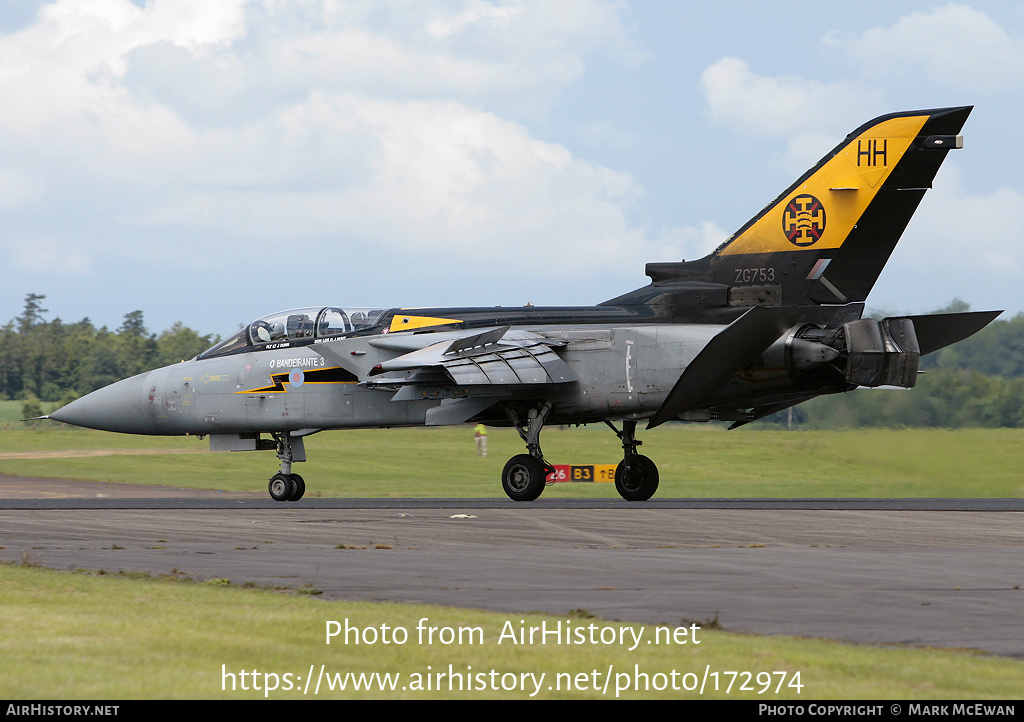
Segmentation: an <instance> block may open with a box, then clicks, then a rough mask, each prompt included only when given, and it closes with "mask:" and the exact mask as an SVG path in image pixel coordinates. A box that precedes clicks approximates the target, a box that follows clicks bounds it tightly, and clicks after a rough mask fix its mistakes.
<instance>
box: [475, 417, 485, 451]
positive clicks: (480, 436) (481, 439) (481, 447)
mask: <svg viewBox="0 0 1024 722" xmlns="http://www.w3.org/2000/svg"><path fill="white" fill-rule="evenodd" d="M473 436H474V437H475V438H476V455H477V456H487V427H486V426H484V425H483V424H477V425H476V426H474V427H473Z"/></svg>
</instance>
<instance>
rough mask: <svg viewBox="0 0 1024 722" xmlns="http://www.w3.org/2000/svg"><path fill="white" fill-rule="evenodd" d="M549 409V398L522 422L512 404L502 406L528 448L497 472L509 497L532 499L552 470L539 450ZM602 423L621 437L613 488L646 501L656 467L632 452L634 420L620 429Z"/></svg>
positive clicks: (637, 443)
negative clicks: (619, 459) (524, 452)
mask: <svg viewBox="0 0 1024 722" xmlns="http://www.w3.org/2000/svg"><path fill="white" fill-rule="evenodd" d="M550 412H551V402H550V401H546V402H544V403H543V404H540V405H538V406H534V407H531V408H530V409H529V410H528V411H527V418H526V421H525V423H524V422H523V421H522V420H521V419H520V415H519V411H518V410H517V409H516V407H515V406H514V405H512V404H506V406H505V413H506V414H507V415H508V418H509V420H511V421H512V423H513V424H514V425H515V427H516V430H517V431H519V436H520V437H522V439H523V441H525V442H526V449H527V451H528V452H529V453H526V454H519V455H517V456H513V457H512V458H511V459H509V460H508V463H507V464H505V469H504V470H503V471H502V472H501V487H502V488H503V489H504V490H505V493H506V494H508V496H509V498H510V499H512V501H533V500H534V499H536V498H537V497H539V496H540V495H541V492H543V491H544V485H545V484H546V483H547V476H548V474H550V473H551V472H552V471H554V467H553V466H551V464H549V463H548V462H547V461H545V460H544V454H543V453H542V452H541V450H540V430H541V428H543V426H544V421H545V420H546V419H547V417H548V414H549V413H550ZM605 423H606V424H608V427H609V428H610V429H611V430H612V431H614V432H615V435H616V436H618V437H619V439H620V440H621V441H622V454H623V459H622V461H620V462H619V465H618V466H617V467H616V468H615V490H616V491H617V492H619V496H621V497H622V498H623V499H625V500H626V501H647V500H648V499H650V498H651V497H652V496H654V492H656V491H657V490H658V480H659V479H658V467H657V466H655V465H654V462H653V461H651V460H650V459H648V458H647V457H646V456H641V455H640V454H638V453H636V447H638V446H640V445H641V444H642V443H643V442H641V441H639V440H638V439H637V438H636V421H623V422H622V431H619V430H618V429H616V428H615V427H614V426H613V425H612V423H611V422H610V421H605Z"/></svg>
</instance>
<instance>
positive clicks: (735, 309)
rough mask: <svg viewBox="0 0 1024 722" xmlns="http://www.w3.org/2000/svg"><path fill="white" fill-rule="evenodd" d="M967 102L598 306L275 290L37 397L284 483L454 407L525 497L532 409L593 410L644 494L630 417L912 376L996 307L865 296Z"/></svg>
mask: <svg viewBox="0 0 1024 722" xmlns="http://www.w3.org/2000/svg"><path fill="white" fill-rule="evenodd" d="M970 111H971V108H970V107H960V108H941V109H935V110H918V111H911V112H904V113H893V114H891V115H884V116H882V117H880V118H876V119H874V120H872V121H870V122H869V123H866V124H865V125H863V126H861V127H860V128H858V129H857V130H855V131H854V132H853V133H851V134H850V135H849V136H847V138H846V139H845V140H844V141H843V142H841V143H840V144H839V145H838V146H836V148H835V149H834V150H832V151H831V152H829V153H828V155H826V156H825V157H824V158H823V159H822V160H821V161H820V162H819V163H818V164H817V165H815V166H814V167H813V168H812V169H811V170H809V171H807V172H806V173H805V174H804V175H803V176H801V177H800V178H799V179H798V180H797V181H796V182H795V183H793V185H791V186H790V187H789V188H787V189H786V190H785V191H784V192H783V193H782V195H780V196H779V197H778V198H776V199H775V200H774V201H772V202H771V203H770V204H769V205H768V206H767V207H765V208H764V210H762V211H761V212H760V213H758V214H757V215H756V216H754V217H753V218H752V219H751V220H750V221H748V222H747V223H746V225H744V226H743V227H742V228H740V229H739V230H738V231H737V232H736V233H734V234H733V235H732V236H731V237H730V238H729V239H728V240H727V241H725V242H724V243H723V244H722V245H721V246H720V247H719V248H718V249H717V250H715V251H714V252H713V253H712V254H711V255H709V256H707V257H705V258H701V259H699V260H696V261H690V262H679V263H649V264H647V267H646V273H647V275H648V276H649V277H650V278H651V283H650V284H649V285H647V286H644V287H643V288H638V289H637V290H635V291H632V292H630V293H627V294H625V295H623V296H619V297H618V298H613V299H611V300H609V301H605V302H604V303H600V304H598V305H596V306H571V307H532V306H527V307H523V308H504V307H497V308H476V307H468V308H427V309H424V308H419V309H415V310H412V309H405V308H391V309H370V308H353V307H349V306H326V307H317V308H301V309H295V310H291V311H282V312H280V313H275V314H271V315H269V316H264V317H263V318H260V319H258V320H256V321H253V322H252V323H251V324H249V325H248V326H246V327H245V328H243V329H242V330H241V331H239V332H238V333H236V334H234V335H233V336H231V337H230V338H228V339H227V340H225V341H223V342H221V343H219V344H217V345H216V346H214V347H213V348H211V349H209V350H208V351H205V352H204V353H201V354H199V355H198V356H197V357H195V358H194V359H192V360H191V361H185V362H182V363H180V364H176V365H174V366H167V367H165V368H160V369H157V370H155V371H150V372H148V373H144V374H140V375H138V376H134V377H132V378H129V379H125V380H123V381H119V382H117V383H115V384H112V385H110V386H107V387H106V388H103V389H100V390H98V391H95V392H93V393H91V394H88V395H87V396H85V397H83V398H81V399H78V400H77V401H74V402H72V403H70V404H68V405H67V406H65V407H64V408H62V409H59V410H58V411H56V412H54V413H52V414H50V417H49V418H52V419H55V420H57V421H63V422H67V423H70V424H76V425H79V426H87V427H91V428H95V429H105V430H108V431H117V432H121V433H129V434H161V435H181V434H192V435H198V436H201V437H202V436H209V437H210V448H211V449H212V450H214V451H256V450H261V449H268V450H269V449H275V450H276V451H277V456H278V458H279V459H280V462H281V468H280V471H279V472H278V473H277V474H275V475H274V476H273V477H272V478H271V479H270V484H269V489H270V495H271V496H272V497H273V498H274V499H275V500H277V501H297V500H299V499H300V498H301V497H302V495H303V493H304V491H305V483H304V481H303V479H302V477H300V476H299V475H298V474H296V473H294V472H293V471H292V465H293V464H294V463H295V462H299V461H305V458H306V454H305V447H304V444H303V440H304V439H305V437H307V436H309V435H310V434H315V433H317V432H320V431H325V430H328V429H346V428H360V427H362V428H366V427H384V426H423V425H426V426H442V425H449V424H462V423H466V422H472V423H479V422H483V423H485V424H490V425H504V426H508V425H511V426H515V428H516V429H518V431H519V434H520V436H522V439H523V441H524V442H525V444H526V449H527V453H525V454H519V455H518V456H514V457H513V458H512V459H510V460H509V462H508V464H506V465H505V468H504V471H503V472H502V478H501V483H502V487H503V488H504V490H505V493H506V494H508V496H509V497H511V498H512V499H514V500H516V501H532V500H534V499H536V498H537V497H538V496H540V493H541V492H542V491H543V490H544V486H545V482H546V478H547V476H548V474H549V472H550V471H552V470H553V469H552V467H551V465H550V464H549V463H548V462H547V460H545V458H544V454H543V453H542V452H541V446H540V433H541V429H543V427H544V425H545V424H552V423H554V424H588V423H597V422H604V423H605V424H607V425H608V426H609V427H611V429H612V431H614V432H615V434H616V435H617V436H618V438H619V440H620V442H621V444H622V452H623V459H622V461H621V462H620V463H619V465H618V468H617V470H616V473H615V488H616V490H617V491H618V493H619V494H620V495H621V496H622V497H623V498H625V499H627V500H630V501H642V500H645V499H649V498H650V497H651V496H652V495H653V494H654V493H655V491H656V490H657V488H658V468H657V467H656V466H655V464H654V462H653V461H651V460H650V459H649V458H647V457H646V456H642V455H640V454H639V453H637V447H638V446H639V445H640V443H641V442H640V441H639V440H638V439H637V437H636V427H637V423H638V422H641V421H646V422H647V428H648V429H651V428H654V427H656V426H659V425H660V424H663V423H665V422H666V421H674V420H682V421H709V420H724V421H732V422H734V423H733V424H732V426H730V428H734V427H736V426H740V425H742V424H746V423H748V422H750V421H754V420H755V419H760V418H761V417H763V416H767V415H768V414H771V413H774V412H776V411H780V410H782V409H785V408H788V407H790V406H793V405H795V404H799V403H801V402H803V401H806V400H808V399H811V398H813V397H815V396H818V395H820V394H832V393H838V392H844V391H850V390H852V389H855V388H857V387H859V386H867V387H877V386H884V385H890V386H902V387H912V386H914V384H915V382H916V380H917V370H918V361H919V359H920V357H921V355H922V354H927V353H931V352H933V351H937V350H938V349H940V348H943V347H944V346H947V345H949V344H951V343H954V342H956V341H959V340H961V339H963V338H966V337H968V336H970V335H971V334H973V333H975V332H976V331H978V330H979V329H981V328H983V327H984V326H985V325H986V324H988V323H989V322H991V321H992V320H993V319H994V318H995V317H996V316H997V315H999V313H1000V312H999V311H993V312H979V313H954V314H939V315H926V316H901V317H894V318H886V319H883V320H881V321H877V320H874V319H871V318H861V316H862V314H863V311H864V303H863V301H864V299H865V298H866V297H867V295H868V292H869V291H870V290H871V287H872V285H874V283H875V280H876V279H877V278H878V275H879V273H880V272H881V271H882V267H883V266H884V265H885V263H886V261H887V260H888V258H889V254H890V253H891V252H892V250H893V248H894V246H895V245H896V242H897V241H898V240H899V238H900V235H902V233H903V230H904V228H905V227H906V225H907V223H908V222H909V221H910V217H911V216H912V215H913V213H914V211H915V209H916V208H917V205H918V203H919V202H920V201H921V199H922V197H923V196H924V193H925V191H926V190H927V189H928V188H930V187H931V183H932V178H933V177H934V176H935V173H936V171H938V169H939V166H940V165H941V164H942V161H943V159H944V158H945V157H946V153H948V152H949V151H950V150H953V149H954V148H960V147H961V146H962V138H961V136H960V135H959V133H960V129H961V128H962V126H963V124H964V122H965V120H966V119H967V116H968V114H969V113H970ZM616 423H618V424H619V426H618V427H616V425H615V424H616Z"/></svg>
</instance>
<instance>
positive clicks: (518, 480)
mask: <svg viewBox="0 0 1024 722" xmlns="http://www.w3.org/2000/svg"><path fill="white" fill-rule="evenodd" d="M550 411H551V402H550V401H545V402H544V403H543V404H541V405H539V406H536V407H533V408H531V409H530V410H529V411H528V412H527V420H526V423H525V424H523V423H522V422H521V421H520V418H519V413H518V411H517V410H516V408H515V407H514V406H513V405H512V404H507V405H506V406H505V413H506V414H508V418H509V420H511V421H512V423H513V424H514V425H515V427H516V429H517V430H518V431H519V436H520V437H521V438H522V439H523V441H525V442H526V449H527V451H528V452H529V453H527V454H519V455H517V456H513V457H512V458H511V459H509V460H508V463H507V464H505V469H504V470H503V471H502V472H501V487H502V488H503V489H504V490H505V493H506V494H508V496H509V498H510V499H512V501H533V500H534V499H536V498H537V497H538V496H540V495H541V492H542V491H544V484H545V483H546V481H547V476H548V474H550V473H551V472H553V471H554V470H555V467H553V466H551V464H549V463H548V462H546V461H545V460H544V454H543V452H541V450H540V430H541V428H543V426H544V420H545V419H546V418H547V416H548V413H549V412H550Z"/></svg>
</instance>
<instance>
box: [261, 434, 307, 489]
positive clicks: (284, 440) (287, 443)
mask: <svg viewBox="0 0 1024 722" xmlns="http://www.w3.org/2000/svg"><path fill="white" fill-rule="evenodd" d="M273 437H274V441H275V442H276V444H277V458H278V459H280V460H281V471H279V472H278V473H276V474H274V475H273V476H272V477H270V483H269V484H268V485H267V490H268V491H269V492H270V498H271V499H273V500H274V501H298V500H299V499H301V498H302V496H303V494H305V493H306V482H305V481H303V479H302V477H301V476H299V475H298V474H293V473H292V463H293V462H297V461H305V460H306V448H305V445H304V444H303V443H302V437H296V438H294V439H293V438H292V436H291V434H289V433H288V432H287V431H285V432H282V433H274V434H273Z"/></svg>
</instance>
